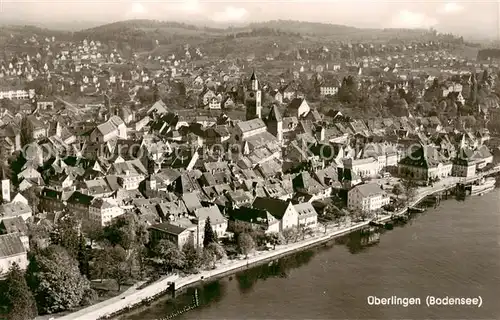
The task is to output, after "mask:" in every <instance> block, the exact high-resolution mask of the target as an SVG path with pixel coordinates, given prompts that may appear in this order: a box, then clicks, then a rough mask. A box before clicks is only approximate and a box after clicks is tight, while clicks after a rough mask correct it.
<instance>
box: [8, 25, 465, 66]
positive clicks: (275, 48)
mask: <svg viewBox="0 0 500 320" xmlns="http://www.w3.org/2000/svg"><path fill="white" fill-rule="evenodd" d="M34 34H36V36H35V38H36V40H37V41H32V40H31V39H32V38H33V35H34ZM52 36H55V37H56V38H57V40H64V39H65V40H73V41H82V40H83V39H91V40H98V41H101V42H102V43H103V44H104V45H105V46H108V47H110V48H115V49H117V50H119V51H120V52H121V53H122V54H123V55H124V56H127V57H128V56H130V54H131V53H132V52H135V53H139V54H140V55H143V56H148V55H151V54H153V55H161V54H165V53H175V54H176V55H178V54H180V55H184V53H185V52H186V45H189V47H190V48H191V49H192V50H194V49H195V48H200V49H201V52H202V55H203V56H205V55H208V56H209V57H248V56H251V55H256V56H257V57H260V58H264V57H266V56H267V57H277V56H278V55H279V56H281V57H283V55H285V56H288V58H287V59H295V56H296V55H297V53H296V52H297V50H301V49H307V48H309V49H311V48H313V49H314V48H315V49H314V50H316V49H319V48H321V47H323V46H327V47H330V48H339V45H340V43H344V44H346V43H347V42H350V43H363V42H370V43H371V44H375V45H377V44H378V45H379V46H380V44H393V45H395V46H401V45H402V44H403V43H404V42H408V41H410V42H412V41H415V42H424V41H437V42H443V43H453V44H459V45H461V44H462V43H463V40H461V39H460V38H457V37H454V36H452V35H438V34H437V33H436V32H434V31H431V30H409V29H362V28H355V27H350V26H344V25H335V24H326V23H315V22H302V21H291V20H273V21H268V22H259V23H251V24H249V25H246V26H238V27H225V28H222V27H206V26H198V25H194V24H187V23H180V22H168V21H158V20H147V19H138V20H125V21H118V22H113V23H109V24H105V25H101V26H97V27H93V28H89V29H85V30H80V31H77V32H61V31H55V30H49V29H42V28H37V27H32V26H20V27H9V28H6V27H4V28H0V45H2V44H3V45H5V46H6V47H12V48H22V47H25V46H29V45H39V44H41V43H43V42H44V40H45V37H48V38H51V37H52ZM2 41H3V42H2ZM16 46H17V47H16ZM372 48H373V47H372ZM344 49H345V50H348V51H349V50H350V49H348V48H344ZM344 49H342V50H344ZM342 50H341V52H339V54H340V55H343V54H344V53H342ZM345 50H344V51H345ZM353 50H354V51H360V50H359V48H357V47H356V48H354V49H353ZM195 51H196V50H195ZM365 51H366V52H365ZM368 51H370V50H368ZM368 51H367V50H366V49H363V50H361V51H360V52H354V54H355V56H362V55H366V54H370V52H368ZM371 51H373V50H371ZM371 53H376V52H371ZM318 54H319V53H318ZM345 54H347V53H345ZM345 54H344V55H345ZM300 55H302V56H303V58H305V59H309V58H311V59H314V57H313V56H309V54H308V53H303V52H301V53H300ZM315 55H317V54H315Z"/></svg>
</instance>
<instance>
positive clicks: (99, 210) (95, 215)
mask: <svg viewBox="0 0 500 320" xmlns="http://www.w3.org/2000/svg"><path fill="white" fill-rule="evenodd" d="M124 213H125V211H124V210H123V208H120V206H119V205H118V202H117V201H116V199H114V198H94V199H93V200H92V202H91V203H90V206H89V220H91V221H95V222H97V223H98V224H99V225H101V226H103V227H104V226H106V225H108V224H110V223H111V221H112V220H113V219H115V218H116V217H119V216H121V215H123V214H124Z"/></svg>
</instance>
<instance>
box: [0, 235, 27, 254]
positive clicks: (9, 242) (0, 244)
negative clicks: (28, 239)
mask: <svg viewBox="0 0 500 320" xmlns="http://www.w3.org/2000/svg"><path fill="white" fill-rule="evenodd" d="M25 252H26V249H25V248H24V246H23V243H22V241H21V239H20V238H19V234H17V233H9V234H5V235H1V236H0V258H4V257H10V256H15V255H18V254H22V253H25Z"/></svg>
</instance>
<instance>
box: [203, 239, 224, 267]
mask: <svg viewBox="0 0 500 320" xmlns="http://www.w3.org/2000/svg"><path fill="white" fill-rule="evenodd" d="M205 251H207V252H209V253H210V254H212V255H213V256H214V259H213V267H214V268H215V262H217V261H219V260H222V259H225V258H226V257H227V254H226V250H224V248H223V247H222V246H221V245H220V244H218V243H215V242H212V243H210V244H209V245H208V246H207V247H206V248H205Z"/></svg>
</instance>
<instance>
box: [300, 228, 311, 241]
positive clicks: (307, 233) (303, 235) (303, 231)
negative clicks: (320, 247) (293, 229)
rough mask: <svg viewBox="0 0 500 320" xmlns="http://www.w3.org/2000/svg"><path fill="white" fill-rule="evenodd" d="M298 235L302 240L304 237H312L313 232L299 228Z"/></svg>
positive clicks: (309, 229)
mask: <svg viewBox="0 0 500 320" xmlns="http://www.w3.org/2000/svg"><path fill="white" fill-rule="evenodd" d="M299 232H300V235H301V236H302V240H304V239H305V238H306V236H310V237H312V236H313V235H314V231H313V230H312V229H311V228H308V227H301V228H300V229H299Z"/></svg>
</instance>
